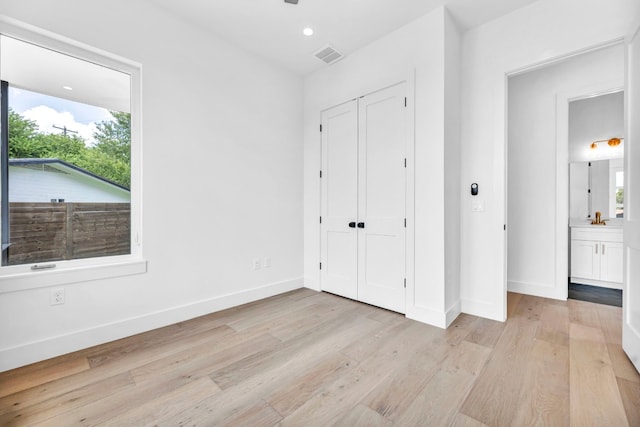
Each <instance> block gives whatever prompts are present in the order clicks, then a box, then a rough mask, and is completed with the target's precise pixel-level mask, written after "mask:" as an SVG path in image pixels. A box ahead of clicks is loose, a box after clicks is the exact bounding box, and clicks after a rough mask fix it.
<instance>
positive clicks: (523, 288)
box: [508, 279, 568, 301]
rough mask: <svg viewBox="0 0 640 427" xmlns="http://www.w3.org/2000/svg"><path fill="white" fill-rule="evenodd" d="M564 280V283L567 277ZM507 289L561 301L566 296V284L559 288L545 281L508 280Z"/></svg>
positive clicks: (564, 299)
mask: <svg viewBox="0 0 640 427" xmlns="http://www.w3.org/2000/svg"><path fill="white" fill-rule="evenodd" d="M564 282H565V284H566V283H567V279H565V280H564ZM508 290H509V292H515V293H518V294H525V295H533V296H536V297H542V298H551V299H557V300H562V301H566V300H567V296H568V285H566V286H564V287H563V288H561V287H556V286H554V285H549V284H547V283H527V282H517V281H514V280H510V281H509V282H508Z"/></svg>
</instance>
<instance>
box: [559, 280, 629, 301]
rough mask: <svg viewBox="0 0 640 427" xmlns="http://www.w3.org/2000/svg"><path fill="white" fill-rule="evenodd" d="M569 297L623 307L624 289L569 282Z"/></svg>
mask: <svg viewBox="0 0 640 427" xmlns="http://www.w3.org/2000/svg"><path fill="white" fill-rule="evenodd" d="M569 298H571V299H577V300H580V301H589V302H595V303H597V304H606V305H614V306H616V307H622V290H620V289H609V288H601V287H600V286H589V285H579V284H577V283H570V284H569Z"/></svg>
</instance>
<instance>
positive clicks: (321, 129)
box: [320, 124, 322, 132]
mask: <svg viewBox="0 0 640 427" xmlns="http://www.w3.org/2000/svg"><path fill="white" fill-rule="evenodd" d="M320 132H322V124H320Z"/></svg>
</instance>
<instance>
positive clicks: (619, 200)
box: [616, 188, 624, 204]
mask: <svg viewBox="0 0 640 427" xmlns="http://www.w3.org/2000/svg"><path fill="white" fill-rule="evenodd" d="M616 203H619V204H622V203H624V189H623V188H619V189H618V191H616Z"/></svg>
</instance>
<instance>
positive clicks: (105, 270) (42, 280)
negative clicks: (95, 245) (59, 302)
mask: <svg viewBox="0 0 640 427" xmlns="http://www.w3.org/2000/svg"><path fill="white" fill-rule="evenodd" d="M146 272H147V261H146V260H143V259H135V260H133V259H130V260H124V261H118V262H112V263H104V264H102V263H101V264H92V265H84V266H75V267H63V268H59V269H54V270H42V271H28V272H25V271H22V272H17V273H13V274H2V275H0V294H2V293H6V292H16V291H24V290H27V289H36V288H44V287H48V286H59V285H68V284H71V283H79V282H89V281H92V280H100V279H110V278H113V277H122V276H131V275H134V274H143V273H146Z"/></svg>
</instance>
